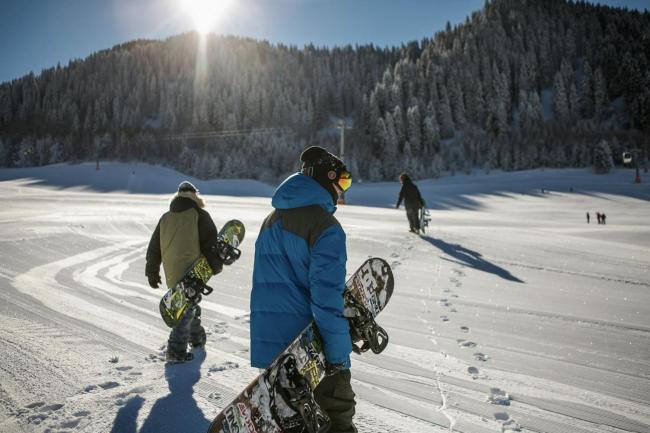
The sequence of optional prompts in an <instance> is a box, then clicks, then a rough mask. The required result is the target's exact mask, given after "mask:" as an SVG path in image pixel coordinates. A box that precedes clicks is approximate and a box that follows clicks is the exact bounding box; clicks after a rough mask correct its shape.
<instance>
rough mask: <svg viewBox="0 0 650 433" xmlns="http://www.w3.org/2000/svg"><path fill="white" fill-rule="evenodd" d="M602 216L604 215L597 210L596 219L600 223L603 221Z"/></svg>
mask: <svg viewBox="0 0 650 433" xmlns="http://www.w3.org/2000/svg"><path fill="white" fill-rule="evenodd" d="M601 218H602V217H601V215H600V212H596V220H598V224H601V222H602V220H601Z"/></svg>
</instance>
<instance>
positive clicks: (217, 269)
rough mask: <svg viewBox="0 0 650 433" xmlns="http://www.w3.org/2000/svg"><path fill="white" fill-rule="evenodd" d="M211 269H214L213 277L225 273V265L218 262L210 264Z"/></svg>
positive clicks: (214, 261)
mask: <svg viewBox="0 0 650 433" xmlns="http://www.w3.org/2000/svg"><path fill="white" fill-rule="evenodd" d="M210 268H212V275H217V274H219V273H221V271H223V263H221V262H220V261H218V260H213V261H212V263H210Z"/></svg>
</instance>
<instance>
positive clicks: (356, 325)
mask: <svg viewBox="0 0 650 433" xmlns="http://www.w3.org/2000/svg"><path fill="white" fill-rule="evenodd" d="M345 303H346V304H347V305H349V307H348V308H346V309H345V312H344V315H345V317H346V318H347V319H348V321H349V323H350V336H351V337H352V350H353V351H354V353H357V354H361V353H363V352H366V351H368V350H372V353H374V354H379V353H381V352H383V351H384V349H385V348H386V346H387V345H388V333H387V332H386V331H385V330H384V328H382V327H381V326H379V325H378V324H377V322H375V318H374V317H373V316H372V315H371V314H370V312H369V311H368V309H366V308H365V307H364V306H363V305H361V304H360V303H359V302H358V301H357V300H356V299H355V298H354V297H353V296H346V299H345Z"/></svg>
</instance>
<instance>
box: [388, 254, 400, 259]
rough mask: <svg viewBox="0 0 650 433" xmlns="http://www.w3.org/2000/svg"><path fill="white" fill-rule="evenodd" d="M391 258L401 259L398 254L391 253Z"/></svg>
mask: <svg viewBox="0 0 650 433" xmlns="http://www.w3.org/2000/svg"><path fill="white" fill-rule="evenodd" d="M390 257H392V258H396V257H399V254H398V253H391V255H390Z"/></svg>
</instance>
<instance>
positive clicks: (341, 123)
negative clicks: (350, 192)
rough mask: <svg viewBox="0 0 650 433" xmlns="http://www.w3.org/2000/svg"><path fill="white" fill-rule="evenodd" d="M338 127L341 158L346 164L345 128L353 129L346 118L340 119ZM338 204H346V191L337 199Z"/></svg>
mask: <svg viewBox="0 0 650 433" xmlns="http://www.w3.org/2000/svg"><path fill="white" fill-rule="evenodd" d="M336 127H337V128H338V129H340V130H341V148H340V152H339V153H340V154H339V156H340V158H341V161H343V164H345V130H346V129H352V128H351V127H349V126H348V124H347V122H346V121H345V119H340V120H339V121H338V122H337V123H336ZM337 203H338V204H345V191H344V192H343V193H341V196H340V197H339V199H338V200H337Z"/></svg>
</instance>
